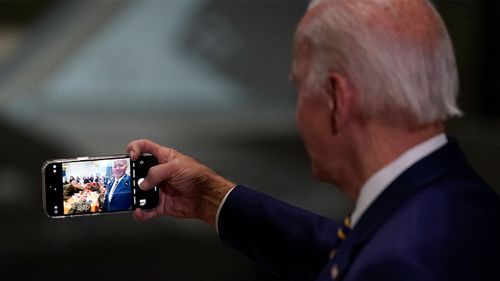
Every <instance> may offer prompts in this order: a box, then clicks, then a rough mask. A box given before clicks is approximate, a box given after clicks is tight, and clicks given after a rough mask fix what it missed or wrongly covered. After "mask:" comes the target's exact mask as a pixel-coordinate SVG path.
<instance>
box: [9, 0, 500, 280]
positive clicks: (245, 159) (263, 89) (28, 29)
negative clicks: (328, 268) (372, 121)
mask: <svg viewBox="0 0 500 281" xmlns="http://www.w3.org/2000/svg"><path fill="white" fill-rule="evenodd" d="M306 6H307V1H206V0H178V1H166V0H165V1H159V0H155V1H153V0H151V1H139V0H136V1H76V0H75V1H0V136H1V138H0V144H1V147H2V151H3V152H2V155H3V157H2V161H1V162H0V229H1V232H0V247H2V249H1V250H0V253H2V254H1V255H0V269H2V270H1V272H2V276H9V275H10V276H12V275H11V274H16V275H14V276H17V278H23V280H34V279H35V280H88V279H94V280H146V279H153V278H154V279H155V280H218V281H223V280H228V281H229V280H242V281H245V280H275V278H274V277H273V276H271V275H269V274H268V273H266V272H264V271H262V270H261V269H259V268H258V267H257V266H255V265H254V264H253V263H252V262H251V261H249V260H247V259H246V258H245V257H242V256H241V255H239V254H238V253H235V252H234V251H232V250H230V249H226V248H225V247H224V246H223V245H222V243H221V242H220V241H219V239H218V237H217V234H216V233H215V232H214V231H213V230H212V229H211V228H209V227H208V226H206V225H204V224H202V223H200V222H196V221H180V220H176V219H170V218H157V219H154V220H152V221H148V222H142V223H138V222H135V221H134V220H133V219H132V218H131V216H130V215H127V214H125V215H123V214H122V215H112V216H98V217H91V218H76V219H64V220H61V219H57V220H53V219H49V218H47V217H46V216H45V215H44V213H43V210H42V195H41V170H40V169H41V165H42V163H43V162H44V161H45V160H47V159H51V158H62V157H75V156H86V155H102V154H116V153H124V152H125V146H126V144H127V143H128V142H129V141H131V140H133V139H136V138H142V137H145V138H149V139H152V140H154V141H157V142H159V143H162V144H165V145H169V146H172V147H175V148H177V149H179V150H181V151H182V152H184V153H186V154H189V155H191V156H194V157H195V158H197V159H198V160H200V161H202V162H204V163H206V164H208V165H209V166H211V167H212V168H214V169H215V170H217V171H218V172H219V173H221V174H223V175H225V176H227V177H229V178H231V179H232V180H233V181H236V182H239V183H244V184H246V185H248V186H251V187H252V188H254V189H257V190H261V191H264V192H266V193H269V194H271V195H274V196H277V197H279V198H281V199H283V200H285V201H287V202H290V203H293V204H296V205H299V206H301V207H304V208H307V209H310V210H313V211H316V212H319V213H321V214H324V215H327V216H330V217H333V218H341V217H343V216H344V215H345V214H346V213H347V212H348V211H349V209H350V208H351V207H352V205H351V203H350V202H349V201H348V200H347V199H346V197H345V196H344V195H342V194H341V193H339V192H338V191H337V190H336V189H335V188H334V187H331V186H328V185H325V184H321V183H318V182H316V181H314V180H313V179H312V177H311V175H310V171H309V165H308V160H307V156H306V154H305V151H304V149H303V146H302V143H301V139H300V137H299V135H298V133H297V129H296V126H295V120H294V109H295V96H296V94H295V92H294V90H293V88H292V87H291V84H290V82H289V80H288V74H289V68H290V58H291V47H292V44H291V43H292V35H293V31H294V28H295V25H296V24H297V22H298V20H299V19H300V17H301V15H302V14H303V12H304V10H305V8H306ZM436 6H437V8H438V9H439V11H440V12H441V14H442V15H443V17H444V20H445V21H446V23H447V25H448V28H449V30H450V33H451V36H452V39H453V41H454V44H455V48H456V53H457V60H458V64H459V67H460V78H461V96H460V105H461V107H462V109H463V110H464V111H465V116H464V117H463V118H460V119H455V120H451V121H450V122H449V123H448V132H449V133H450V134H452V135H454V136H455V137H456V138H458V140H459V141H460V142H461V144H462V145H463V147H464V149H465V151H466V153H467V155H468V157H469V158H470V160H471V162H472V163H473V164H474V165H475V166H476V167H477V170H478V171H479V173H481V174H482V175H483V176H484V177H485V178H486V180H487V181H488V182H489V183H490V184H491V185H492V186H494V188H495V189H496V190H497V191H500V173H499V171H500V160H499V159H498V157H499V156H500V130H499V129H500V122H499V121H500V118H499V117H500V116H499V115H500V110H499V106H500V83H499V79H498V77H499V75H500V73H499V72H500V70H499V68H498V65H499V64H500V55H499V52H498V49H499V47H500V46H499V43H498V42H497V41H498V40H497V39H498V38H500V31H499V27H500V3H499V2H482V1H438V2H437V3H436ZM17 278H16V279H17Z"/></svg>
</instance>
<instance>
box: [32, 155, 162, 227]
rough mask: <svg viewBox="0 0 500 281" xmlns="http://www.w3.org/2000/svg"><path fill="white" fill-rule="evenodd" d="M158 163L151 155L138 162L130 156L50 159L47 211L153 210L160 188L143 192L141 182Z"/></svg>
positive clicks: (45, 178)
mask: <svg viewBox="0 0 500 281" xmlns="http://www.w3.org/2000/svg"><path fill="white" fill-rule="evenodd" d="M157 164H158V162H157V160H156V158H155V157H154V156H153V155H150V154H145V155H141V156H140V157H139V159H137V160H136V161H132V160H131V159H130V158H129V157H128V156H126V155H112V156H95V157H77V158H71V159H54V160H48V161H46V162H45V163H44V164H43V165H42V186H43V187H42V188H43V190H42V194H43V206H44V210H45V213H46V214H47V215H48V216H49V217H51V218H67V217H75V216H88V215H102V214H112V213H124V212H132V211H133V210H134V209H136V208H141V209H153V208H155V207H156V206H157V205H158V200H159V192H158V188H157V187H154V188H152V189H151V190H148V191H143V190H141V189H140V188H139V184H140V182H141V181H142V180H143V179H144V177H146V175H147V173H148V171H149V169H150V168H151V167H152V166H155V165H157Z"/></svg>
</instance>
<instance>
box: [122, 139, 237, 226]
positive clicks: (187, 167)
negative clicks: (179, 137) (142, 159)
mask: <svg viewBox="0 0 500 281" xmlns="http://www.w3.org/2000/svg"><path fill="white" fill-rule="evenodd" d="M127 150H128V154H129V156H130V158H131V159H132V160H137V158H138V157H139V156H140V155H141V154H143V153H151V154H152V155H153V156H155V157H156V159H157V160H158V165H156V166H154V167H151V168H150V169H149V172H148V175H147V176H146V177H145V178H144V181H143V182H142V183H141V185H140V188H141V189H143V190H149V189H151V188H153V187H154V186H157V187H158V188H159V190H160V200H159V202H158V206H157V207H156V208H155V209H154V210H151V211H143V210H142V209H140V208H137V209H136V210H135V212H134V218H135V219H136V220H145V219H150V218H153V217H155V216H157V215H167V216H172V217H176V218H196V219H200V220H202V221H204V222H206V223H208V224H209V225H211V226H213V227H215V217H216V214H217V210H218V208H219V204H220V202H221V201H222V199H223V198H224V196H225V195H226V193H227V192H229V190H231V188H232V187H234V186H235V184H234V183H232V182H230V181H229V180H227V179H225V178H223V177H222V176H220V175H218V174H217V173H215V172H214V171H212V170H211V169H209V168H208V167H206V166H204V165H202V164H201V163H199V162H198V161H196V160H194V159H193V158H191V157H188V156H185V155H183V154H181V153H179V152H178V151H176V150H174V149H172V148H168V147H163V146H160V145H159V144H157V143H154V142H152V141H149V140H145V139H142V140H136V141H133V142H131V143H129V145H128V148H127Z"/></svg>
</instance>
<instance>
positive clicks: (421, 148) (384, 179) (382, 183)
mask: <svg viewBox="0 0 500 281" xmlns="http://www.w3.org/2000/svg"><path fill="white" fill-rule="evenodd" d="M447 142H448V140H447V138H446V135H445V134H444V133H441V134H439V135H436V136H434V137H432V138H430V139H428V140H426V141H424V142H422V143H420V144H418V145H416V146H414V147H412V148H411V149H409V150H407V151H406V152H404V153H403V154H401V155H400V156H399V157H398V158H396V159H395V160H393V161H392V162H390V163H389V164H388V165H386V166H384V167H383V168H382V169H380V170H378V171H377V172H376V173H375V174H373V175H372V176H371V177H370V178H369V179H368V180H367V181H366V182H365V184H364V185H363V186H362V187H361V192H360V193H359V196H358V199H357V200H356V206H355V208H354V212H353V213H352V215H351V226H352V227H354V226H355V225H356V223H357V222H358V220H359V219H360V218H361V216H362V215H363V213H364V212H365V211H366V209H368V207H369V206H370V205H371V203H372V202H373V201H375V199H376V198H377V197H378V195H379V194H380V193H382V191H384V190H385V189H386V188H387V187H388V186H389V185H390V183H391V182H392V181H394V180H395V179H396V178H397V177H398V176H399V175H401V174H402V173H403V172H404V171H405V170H407V169H408V168H409V167H411V166H412V165H413V164H415V163H416V162H418V161H419V160H421V159H423V158H424V157H426V156H427V155H429V154H431V153H432V152H434V151H436V150H437V149H439V148H440V147H442V146H444V145H445V144H446V143H447Z"/></svg>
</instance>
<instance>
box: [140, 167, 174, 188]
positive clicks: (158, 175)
mask: <svg viewBox="0 0 500 281" xmlns="http://www.w3.org/2000/svg"><path fill="white" fill-rule="evenodd" d="M177 162H178V161H176V160H173V161H172V162H169V163H164V164H160V165H156V166H153V167H151V168H150V169H149V172H148V175H147V176H146V177H145V178H144V180H143V181H142V182H140V183H139V188H140V189H142V190H145V191H146V190H150V189H152V188H153V187H155V186H157V185H158V184H160V183H161V182H168V181H169V180H170V179H171V178H172V175H173V174H174V173H175V172H176V171H177V169H178V165H176V164H177Z"/></svg>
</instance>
